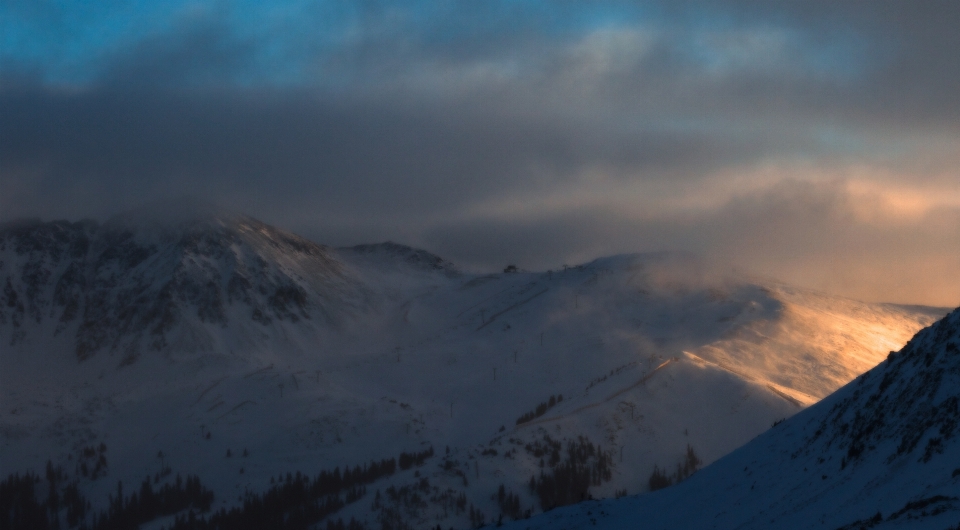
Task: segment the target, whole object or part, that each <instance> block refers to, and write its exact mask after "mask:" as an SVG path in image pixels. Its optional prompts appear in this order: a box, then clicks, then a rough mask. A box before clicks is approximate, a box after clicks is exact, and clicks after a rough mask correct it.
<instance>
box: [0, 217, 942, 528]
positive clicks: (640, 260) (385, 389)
mask: <svg viewBox="0 0 960 530" xmlns="http://www.w3.org/2000/svg"><path fill="white" fill-rule="evenodd" d="M146 217H147V218H148V219H149V218H150V216H146ZM187 217H190V216H187ZM104 225H109V226H108V228H107V229H104V228H103V226H104ZM104 225H96V224H82V223H80V224H76V225H74V224H69V223H65V222H59V224H57V223H53V224H40V225H31V226H33V228H29V227H28V228H25V229H23V230H25V231H23V232H17V233H18V234H23V237H21V238H19V239H18V238H16V237H11V236H9V235H0V262H2V264H0V286H2V285H6V284H7V283H8V282H9V284H10V285H11V291H13V292H14V294H15V296H16V300H15V301H14V302H15V303H14V305H13V306H11V305H10V304H9V301H10V300H11V297H10V296H9V295H6V294H3V293H2V290H0V297H4V296H5V298H3V299H2V300H0V302H2V303H3V304H2V305H0V310H2V311H4V313H2V315H3V318H4V319H5V320H4V321H3V322H5V323H2V322H0V368H2V369H0V389H2V391H3V394H2V396H0V399H2V401H3V403H4V407H3V409H0V451H2V454H3V458H0V475H3V474H8V473H14V472H23V471H26V470H28V469H31V468H32V469H40V468H42V467H43V465H44V463H45V462H46V461H47V460H48V459H49V460H51V461H52V463H53V465H55V466H57V465H62V466H67V467H69V466H71V465H76V464H75V463H77V462H80V461H83V459H84V458H86V457H85V456H84V454H86V453H85V451H86V450H87V448H90V447H94V448H96V447H99V446H100V444H103V445H104V446H105V447H108V448H109V449H107V450H105V452H104V458H106V459H107V460H108V461H109V462H110V466H109V469H108V470H107V471H106V472H105V473H106V475H103V474H97V475H96V477H94V478H91V477H90V476H84V475H82V474H78V473H79V471H78V470H74V472H73V473H72V474H71V480H78V481H79V482H78V484H79V485H78V487H79V488H80V489H81V490H82V491H83V492H84V494H85V495H87V496H88V497H89V498H91V499H94V500H95V501H96V499H106V498H107V497H106V496H107V495H108V494H112V493H111V492H112V491H115V486H116V484H115V482H116V481H118V480H122V481H123V482H125V483H128V484H129V483H131V481H139V480H141V479H142V477H143V476H144V475H146V474H149V475H155V474H156V472H157V470H156V469H155V467H156V458H155V455H157V454H158V453H162V454H163V455H164V458H163V463H164V465H165V466H167V465H169V466H172V467H173V468H174V469H176V470H177V471H178V472H181V471H182V472H185V473H193V474H197V475H198V476H200V477H201V478H202V479H203V483H204V484H205V485H206V486H207V487H209V488H210V490H211V491H212V492H214V494H215V496H216V499H217V500H216V503H215V509H220V508H223V509H232V508H234V507H236V506H237V502H238V501H236V499H237V495H238V494H239V493H240V492H242V491H245V490H249V491H251V492H261V491H266V490H267V489H268V488H270V484H271V482H270V481H271V479H274V478H275V476H276V474H277V473H286V472H293V471H298V472H302V473H304V474H308V475H311V474H314V473H319V472H320V471H321V470H328V471H329V470H330V469H332V468H333V467H336V466H341V467H342V466H346V465H350V466H354V465H357V464H360V463H365V462H367V463H368V462H371V461H381V460H382V459H384V458H386V457H389V456H390V455H394V456H395V455H396V454H397V453H398V451H401V452H403V453H406V454H407V455H413V454H426V452H429V450H430V449H431V448H432V449H433V450H434V451H435V453H433V454H435V456H433V457H430V458H433V460H429V461H427V460H424V462H425V463H424V464H423V466H417V467H416V468H409V469H405V470H397V471H396V472H395V474H393V475H390V476H389V477H385V478H382V479H378V481H377V482H375V483H373V484H370V485H369V486H368V487H369V488H370V494H369V495H370V496H372V497H373V499H376V498H377V492H379V495H380V497H379V498H380V501H376V500H371V497H370V496H368V497H365V498H362V499H360V500H358V501H356V503H355V504H353V505H351V506H349V507H344V508H343V510H342V512H341V514H342V516H343V517H345V518H349V517H356V518H358V520H362V521H366V524H368V526H369V525H374V524H379V523H378V521H379V519H378V518H388V519H389V518H394V517H395V516H397V517H400V518H401V519H400V520H402V521H406V522H407V523H408V524H412V525H418V526H434V525H435V524H437V523H442V524H443V526H457V527H460V526H466V525H467V524H470V525H472V526H475V525H477V524H479V521H481V520H484V521H487V522H489V521H492V520H495V519H496V518H497V517H498V514H503V515H504V517H506V518H507V520H509V519H511V518H517V517H522V516H524V515H525V514H527V513H531V514H532V513H539V512H540V511H542V510H545V509H549V508H550V507H553V506H555V505H557V504H558V503H559V504H565V503H567V502H572V501H576V500H580V499H581V498H586V497H587V496H588V495H592V496H594V497H614V496H617V495H621V494H622V493H624V492H626V493H637V492H642V491H646V490H647V489H648V487H649V486H648V478H649V477H650V476H651V473H652V472H654V471H655V470H657V469H666V468H670V469H672V467H673V466H674V464H675V463H676V462H677V461H678V460H680V459H683V458H686V456H685V455H686V451H687V449H688V448H689V449H690V450H691V451H694V450H695V451H696V457H697V459H699V460H702V461H703V462H704V463H709V462H713V461H715V460H716V459H718V458H720V457H721V456H723V455H724V454H726V453H727V452H729V451H731V450H732V449H734V448H736V447H738V446H739V445H741V444H742V443H744V442H745V441H747V440H749V439H750V438H752V437H754V436H755V435H757V434H759V433H761V432H763V431H764V430H766V429H768V428H769V426H770V425H771V424H772V423H773V422H775V421H778V420H780V419H782V418H784V417H789V416H792V415H793V414H795V413H797V412H798V411H802V410H803V409H804V408H805V407H806V406H807V405H809V404H810V403H813V402H814V401H816V400H817V399H819V397H820V396H823V395H826V394H829V393H830V392H832V391H833V390H835V389H836V387H838V386H840V385H841V384H843V383H846V381H848V380H849V379H852V378H853V377H854V376H855V375H857V374H858V373H859V372H858V371H857V370H860V369H861V367H864V366H866V367H869V366H868V365H871V364H870V363H874V364H875V363H876V362H879V361H881V360H882V359H883V358H885V356H886V355H887V352H888V351H889V350H890V349H891V348H889V347H888V346H890V345H899V344H902V343H903V342H904V341H906V340H907V339H908V338H909V337H910V336H911V335H912V334H913V333H914V332H915V330H916V329H919V328H920V327H922V326H923V325H925V324H928V323H929V322H931V321H932V320H933V318H934V315H935V314H936V310H934V309H919V308H910V307H899V306H892V305H883V304H867V303H862V302H857V301H853V300H849V299H846V298H842V297H834V296H830V295H826V294H823V293H817V292H813V291H809V290H804V289H796V288H792V287H789V286H786V285H783V284H780V283H773V282H762V281H756V280H754V279H751V278H749V277H746V276H743V275H738V274H735V273H724V274H716V273H715V272H714V271H713V270H712V269H711V267H710V264H708V263H706V262H704V261H703V260H700V259H699V258H695V257H692V256H685V255H678V254H673V253H646V254H643V253H641V254H633V255H620V256H612V257H607V258H598V259H597V260H594V261H593V262H590V263H586V264H583V265H578V266H574V267H567V268H564V269H561V270H555V271H545V272H528V271H522V270H510V269H508V271H505V272H497V273H494V274H476V273H468V272H464V271H459V270H457V269H456V267H455V266H454V265H453V264H450V263H449V262H447V261H446V260H443V259H442V258H440V257H438V256H436V255H434V254H431V253H429V252H426V251H423V250H419V249H414V248H411V247H407V246H404V245H398V244H396V243H389V242H387V243H382V244H376V245H364V246H358V247H348V248H338V249H334V248H331V247H327V246H323V245H317V244H314V243H311V242H309V241H306V240H304V239H302V238H299V237H298V236H295V235H292V234H289V233H287V232H285V231H282V230H280V229H276V228H273V227H269V226H268V225H265V224H263V223H260V222H259V221H256V220H252V219H249V218H246V217H243V216H231V217H227V218H224V217H222V216H217V215H214V216H207V217H201V218H200V219H199V220H198V219H197V218H196V217H193V218H190V219H189V220H188V221H185V222H180V223H174V224H173V225H172V226H171V225H164V226H159V227H158V226H157V225H156V224H155V223H153V221H152V220H149V221H148V222H147V224H146V225H144V224H143V222H141V221H139V220H138V221H135V222H132V224H131V223H128V222H127V221H126V220H119V221H114V222H109V221H108V222H107V223H104ZM44 234H46V235H44ZM21 240H22V241H21ZM20 242H22V243H23V246H22V247H21V246H18V245H20ZM18 248H22V252H18V251H17V249H18ZM74 248H75V249H76V250H75V251H73V250H71V249H74ZM71 267H72V269H71ZM68 269H69V270H75V271H76V278H79V279H77V280H75V281H66V280H64V281H63V282H61V281H60V280H61V279H62V278H63V277H67V278H68V279H70V278H71V276H70V275H68V274H66V271H67V270H68ZM235 277H239V278H241V279H246V281H247V282H248V283H247V284H244V283H242V282H241V285H242V286H244V288H245V290H244V289H239V288H238V289H237V290H234V291H231V282H232V281H233V279H234V278H235ZM25 278H26V280H29V281H26V280H24V279H25ZM58 285H62V286H64V287H63V288H62V289H60V291H59V292H61V293H63V300H66V301H67V302H69V301H70V300H75V301H77V304H76V316H75V317H74V318H73V319H72V320H67V321H66V323H65V324H63V323H61V322H60V319H61V317H62V315H63V313H64V311H65V308H66V307H67V304H66V303H64V304H59V303H58V302H57V300H58V299H57V298H56V293H57V292H58V290H57V287H58ZM287 287H289V288H291V289H292V290H287V291H285V290H284V289H285V288H287ZM31 289H33V290H32V291H31ZM244 293H246V298H244V296H243V295H244ZM231 296H232V298H231ZM34 299H35V300H39V301H42V302H43V303H42V304H40V303H38V304H36V305H37V307H40V311H39V313H36V312H31V311H34V310H33V309H32V307H33V306H31V300H34ZM140 300H143V303H140V302H139V301H140ZM217 300H219V305H218V304H217V303H216V301H217ZM275 302H276V303H277V304H278V305H274V303H275ZM280 302H282V303H280ZM18 303H20V304H22V305H23V312H22V314H21V313H20V312H19V311H18V310H17V307H18V306H17V304H18ZM41 306H42V307H41ZM11 307H12V308H13V309H11ZM218 308H219V309H218ZM258 309H259V310H260V311H261V313H262V318H260V319H259V320H257V319H255V318H254V316H255V311H256V310H258ZM36 314H39V315H40V317H41V318H40V319H39V322H38V320H37V318H35V316H36ZM165 315H172V316H171V317H170V320H165V319H166V316H165ZM220 315H222V318H221V316H220ZM14 317H16V318H18V319H19V320H18V322H20V325H19V327H15V326H13V325H12V321H13V318H14ZM84 322H91V326H94V328H93V329H85V328H83V327H82V325H83V323H84ZM60 325H63V328H62V329H61V330H60V331H59V332H56V331H57V327H58V326H60ZM125 326H126V327H125ZM158 326H159V327H160V329H161V331H162V333H159V334H154V330H156V329H158ZM81 330H83V331H82V333H81ZM17 332H20V333H22V334H23V337H22V338H20V339H18V340H12V335H14V333H17ZM78 333H79V335H78ZM78 338H83V339H85V340H90V341H93V342H91V348H92V349H91V350H90V351H91V352H92V354H91V355H88V356H86V357H84V359H83V360H82V361H81V360H80V357H79V356H78V355H77V349H76V346H77V344H76V343H77V340H78ZM161 339H162V342H158V341H160V340H161ZM96 341H99V342H96ZM97 347H99V349H96V348H97ZM896 347H898V346H896ZM863 369H865V368H863ZM801 376H802V377H801ZM447 448H449V452H448V451H447ZM571 451H572V452H571ZM95 452H96V451H95ZM245 453H249V456H246V457H242V458H243V459H242V460H238V459H237V455H240V454H245ZM224 454H227V455H233V456H232V457H230V458H224ZM572 455H573V456H572ZM424 458H427V457H424ZM71 462H73V463H74V464H71ZM571 466H572V467H571ZM571 470H573V471H571ZM414 473H418V474H419V475H414ZM570 473H574V474H573V475H570ZM423 479H428V481H429V486H424V487H426V488H427V489H426V490H421V489H419V488H421V484H422V480H423ZM158 480H159V479H158ZM531 483H533V484H534V487H533V488H532V489H531V487H530V484H531ZM501 487H502V489H503V492H504V493H503V499H502V500H498V499H499V497H498V496H497V492H498V491H499V490H500V489H501ZM404 488H408V489H406V490H404ZM409 488H417V489H416V491H420V492H421V493H422V494H423V495H424V496H426V498H436V499H438V500H437V501H436V502H434V501H429V502H425V503H424V504H417V505H416V506H414V505H407V504H404V503H406V502H408V501H409V498H406V497H404V498H406V499H407V500H403V499H404V498H401V497H397V498H396V499H393V500H390V501H389V502H387V501H385V500H384V499H385V498H389V495H390V494H388V492H389V491H394V492H398V491H408V492H409V491H412V490H410V489H409ZM557 488H559V489H557ZM427 494H429V495H427ZM397 495H399V494H397ZM418 495H419V494H418ZM452 498H456V499H464V501H463V502H465V503H467V504H465V505H463V506H462V507H461V508H457V507H454V506H453V505H451V504H449V503H448V501H449V500H450V499H452ZM440 499H447V500H440ZM508 501H509V502H508ZM457 502H460V501H457ZM444 503H447V504H444ZM457 506H460V504H457ZM398 513H399V514H401V515H397V514H398ZM390 520H395V519H390Z"/></svg>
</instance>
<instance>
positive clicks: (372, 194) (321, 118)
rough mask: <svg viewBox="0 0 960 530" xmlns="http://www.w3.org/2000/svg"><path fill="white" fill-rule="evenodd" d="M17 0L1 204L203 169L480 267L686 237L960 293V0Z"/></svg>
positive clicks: (79, 196) (272, 208)
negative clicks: (959, 217)
mask: <svg viewBox="0 0 960 530" xmlns="http://www.w3.org/2000/svg"><path fill="white" fill-rule="evenodd" d="M0 10H2V12H0V15H3V16H0V30H2V31H0V33H2V34H3V35H4V39H5V40H4V43H5V44H4V46H3V47H2V50H3V51H2V52H0V115H2V116H3V117H4V119H3V120H2V121H0V191H2V193H0V219H7V218H11V217H17V216H24V215H27V216H31V215H41V216H43V217H45V218H61V217H67V218H79V217H87V216H92V217H99V218H103V217H106V216H109V215H111V214H113V213H116V212H118V211H121V210H124V209H128V208H131V207H135V206H136V205H137V204H139V203H142V202H144V201H146V200H150V199H153V198H157V197H176V196H182V195H184V194H189V195H193V196H196V197H198V198H201V199H206V200H211V201H214V202H217V203H220V204H224V205H226V206H228V207H233V208H236V209H239V210H243V211H246V212H249V213H251V214H253V215H255V216H258V217H261V218H263V219H264V220H266V221H268V222H273V223H276V224H280V225H281V226H285V227H287V228H290V229H293V230H295V231H298V232H301V233H303V234H304V235H307V236H309V237H312V238H314V239H317V240H320V241H324V242H328V243H332V244H352V243H359V242H367V241H376V240H385V239H395V240H401V241H406V242H410V243H416V244H422V245H425V246H428V247H430V248H431V249H433V250H436V251H438V252H441V253H443V254H445V255H446V256H447V257H449V258H451V259H454V260H455V261H460V262H463V263H465V264H467V265H471V266H477V267H498V268H499V267H502V266H503V264H504V263H505V262H507V261H515V262H517V263H518V264H520V265H523V266H526V267H555V266H558V265H560V264H561V263H564V262H566V263H574V262H577V261H585V260H588V259H590V258H593V257H596V256H597V255H600V254H604V253H610V252H624V251H637V250H658V249H665V248H666V249H680V250H692V251H697V252H703V253H707V254H710V255H712V256H715V257H717V259H725V260H732V261H735V262H737V263H738V264H740V265H742V266H748V265H749V266H751V267H753V268H757V269H758V270H761V271H763V272H766V273H770V274H773V275H781V276H784V277H787V279H791V278H792V279H796V280H797V281H800V282H803V283H806V284H809V285H814V286H819V287H821V288H824V289H828V290H838V291H841V292H845V293H848V294H850V295H855V296H861V297H866V298H870V299H896V300H903V301H924V300H927V301H936V303H948V302H947V300H948V299H949V298H950V297H951V296H952V297H954V298H956V291H955V289H954V290H951V289H953V288H952V287H950V288H946V289H944V290H941V291H939V292H938V291H937V290H936V289H934V288H932V287H930V286H929V285H927V284H925V283H923V282H921V281H920V280H917V279H913V278H915V277H919V276H923V275H930V274H932V273H935V274H936V275H939V276H940V277H941V281H944V280H942V278H943V277H944V276H945V275H944V274H943V272H944V271H946V270H947V267H948V266H953V265H954V264H955V263H956V260H955V259H954V258H953V257H952V256H955V255H957V254H960V252H958V250H960V249H957V247H956V245H955V244H953V243H951V242H952V241H956V240H957V239H956V238H954V239H952V240H951V239H950V237H953V236H955V235H956V232H955V230H954V229H952V228H951V226H952V225H950V224H949V222H946V221H944V220H947V221H950V222H952V221H954V220H956V209H957V207H958V201H960V199H958V197H957V195H958V193H960V192H958V190H957V188H956V182H958V181H960V178H958V177H960V175H958V170H957V169H956V168H957V167H960V166H958V163H960V127H958V125H960V103H958V100H957V98H956V96H955V94H956V93H957V92H958V89H960V63H958V62H957V61H956V60H955V59H954V58H953V55H954V54H955V50H956V49H960V33H958V32H957V31H956V30H955V28H956V22H957V21H958V11H960V7H958V4H957V3H955V2H937V1H929V2H911V3H910V4H909V5H907V4H903V3H902V2H887V1H884V0H878V1H876V2H869V3H867V2H820V1H819V0H817V1H812V2H789V3H784V2H776V3H771V2H758V1H748V0H719V1H711V2H702V1H699V2H694V1H681V2H676V1H672V2H648V3H643V4H636V3H633V2H618V1H609V2H590V3H573V2H571V3H555V2H551V3H543V2H482V3H477V2H462V3H457V2H443V3H433V2H421V3H395V2H360V3H346V4H345V3H342V2H299V1H290V2H280V3H266V4H265V3H249V4H246V3H242V2H240V3H230V4H223V3H208V2H156V3H152V2H145V3H142V5H141V6H140V8H139V9H138V10H132V9H130V8H128V7H126V6H125V4H122V3H101V4H97V6H95V7H92V8H90V9H86V10H75V6H70V5H62V6H59V7H58V6H57V5H54V4H53V3H36V2H26V3H24V2H9V3H5V4H4V5H3V7H0ZM945 223H946V224H945ZM852 249H857V250H856V251H854V250H852ZM898 255H900V257H897V256H898ZM883 267H887V269H883ZM881 270H890V271H895V273H896V274H897V279H896V280H895V281H890V280H889V279H888V280H887V281H880V280H877V279H876V278H880V277H882V276H883V274H882V273H881V272H876V271H881ZM848 271H849V272H848ZM870 271H875V272H870ZM831 278H833V280H831ZM930 281H931V282H932V281H933V280H930ZM921 284H922V285H921ZM896 285H901V286H902V287H896V288H894V287H892V286H896ZM931 285H932V284H931ZM911 289H912V290H911ZM949 303H953V302H949Z"/></svg>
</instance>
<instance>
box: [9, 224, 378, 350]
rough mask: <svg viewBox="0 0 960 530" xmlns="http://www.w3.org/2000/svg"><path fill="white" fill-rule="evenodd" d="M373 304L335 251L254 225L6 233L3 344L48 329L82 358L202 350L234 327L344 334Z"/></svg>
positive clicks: (12, 229)
mask: <svg viewBox="0 0 960 530" xmlns="http://www.w3.org/2000/svg"><path fill="white" fill-rule="evenodd" d="M369 297H370V293H369V292H368V291H367V290H366V289H365V288H364V287H363V286H362V284H361V283H360V282H359V280H357V279H356V278H355V277H354V276H353V275H351V273H350V271H349V270H348V269H347V268H346V267H345V266H344V265H343V264H342V263H341V262H340V261H339V260H338V259H337V258H336V254H335V251H334V250H332V249H330V248H328V247H324V246H321V245H317V244H315V243H312V242H310V241H307V240H305V239H303V238H300V237H298V236H295V235H293V234H290V233H287V232H284V231H281V230H278V229H276V228H273V227H270V226H268V225H266V224H264V223H261V222H259V221H257V220H255V219H252V218H249V217H245V216H239V215H232V214H217V215H214V214H211V215H203V216H194V217H192V218H188V219H186V220H181V221H178V222H165V223H161V222H152V221H149V220H144V219H138V218H136V217H134V216H125V217H119V218H115V219H112V220H110V221H108V222H107V223H105V224H103V225H98V224H97V223H95V222H93V221H82V222H76V223H72V222H67V221H54V222H46V223H44V222H40V221H38V220H32V221H20V222H15V223H8V224H6V225H3V226H0V341H2V342H0V344H4V345H8V346H12V345H16V344H17V343H19V342H21V341H24V340H27V339H28V336H29V334H30V330H31V329H33V328H35V327H36V325H40V326H45V325H51V326H52V329H53V332H54V333H55V334H62V333H72V334H74V335H75V344H76V355H77V358H78V359H80V360H84V359H87V358H89V357H91V356H93V355H95V354H97V353H98V352H101V351H104V350H108V351H111V352H119V354H120V355H121V359H122V361H121V362H122V363H129V362H132V361H133V360H135V359H136V358H137V356H138V355H139V354H140V353H142V352H143V351H148V350H162V349H164V348H166V347H168V346H171V345H173V344H174V343H175V345H176V346H177V347H178V348H180V349H184V348H185V349H200V350H203V349H205V348H210V347H212V345H211V341H209V340H207V341H204V340H202V338H203V337H204V336H205V335H209V333H205V332H204V329H208V328H210V327H227V326H228V325H230V324H231V321H232V320H237V321H240V323H247V324H249V322H251V321H252V322H254V323H256V324H258V325H260V326H270V325H271V324H273V323H275V322H298V321H303V320H308V321H312V322H314V323H315V324H316V325H328V326H333V327H336V326H337V325H338V324H340V323H342V322H343V320H344V319H346V318H348V317H349V315H351V314H354V313H356V312H358V311H362V310H363V309H364V307H365V306H366V305H367V303H368V302H369ZM42 329H44V330H47V331H49V330H50V328H49V327H43V328H42ZM198 337H199V338H200V339H197V338H198ZM194 339H196V340H194Z"/></svg>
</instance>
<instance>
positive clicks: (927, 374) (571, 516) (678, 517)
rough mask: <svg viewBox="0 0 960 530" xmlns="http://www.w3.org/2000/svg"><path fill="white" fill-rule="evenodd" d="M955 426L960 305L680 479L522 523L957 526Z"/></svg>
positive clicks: (958, 419)
mask: <svg viewBox="0 0 960 530" xmlns="http://www.w3.org/2000/svg"><path fill="white" fill-rule="evenodd" d="M958 434H960V309H957V310H955V311H953V312H952V313H950V314H949V315H948V316H947V317H945V318H944V319H942V320H941V321H939V322H937V323H936V324H935V325H933V326H931V327H929V328H927V329H925V330H923V331H921V332H920V333H918V334H917V335H916V337H914V338H913V339H912V340H911V341H910V342H909V343H908V344H907V345H906V346H905V347H904V348H903V349H902V350H901V351H899V352H897V353H891V354H890V356H889V357H888V358H887V360H886V361H884V362H883V363H881V364H880V365H879V366H877V367H876V368H874V369H872V370H870V371H868V372H866V373H865V374H863V375H861V376H860V377H858V378H856V379H855V380H854V381H852V382H850V383H849V384H848V385H846V386H845V387H843V388H842V389H840V390H839V391H837V392H836V393H834V394H832V395H830V396H829V397H827V398H826V399H824V400H823V401H821V402H819V403H817V404H816V405H814V406H812V407H810V408H808V409H807V410H805V411H803V412H801V413H799V414H797V415H796V416H794V417H792V418H790V419H788V420H786V421H785V422H783V423H782V424H780V425H777V426H776V427H775V428H773V429H771V430H769V431H767V432H766V433H764V434H762V435H761V436H758V437H757V438H756V439H754V440H753V441H751V442H750V443H748V444H746V445H745V446H743V447H741V448H740V449H738V450H736V451H734V452H733V453H732V454H730V455H728V456H726V457H724V458H722V459H720V460H719V461H717V462H716V463H714V464H713V465H711V466H709V467H707V468H706V469H704V470H702V471H700V472H698V473H696V474H695V475H694V476H693V477H692V478H690V479H688V480H687V481H685V482H682V483H680V484H678V485H676V486H673V487H670V488H667V489H665V490H662V491H658V492H655V493H650V494H645V495H639V496H636V497H631V498H625V499H619V500H617V501H601V502H589V503H585V504H582V505H578V506H571V507H567V508H563V509H560V510H556V511H555V512H552V513H548V514H544V515H542V516H539V517H535V518H533V519H530V520H527V521H522V522H519V523H516V526H515V528H530V529H535V528H568V529H575V528H607V529H620V528H637V527H638V525H640V526H642V527H643V528H651V529H656V528H663V529H667V528H670V529H672V528H725V529H727V528H742V529H750V528H758V529H759V528H783V529H791V528H798V529H800V528H831V529H834V528H837V529H850V530H852V529H861V528H863V529H866V528H871V529H872V528H876V529H894V528H936V529H948V528H957V527H958V526H960V436H958ZM641 523H642V524H641Z"/></svg>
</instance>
